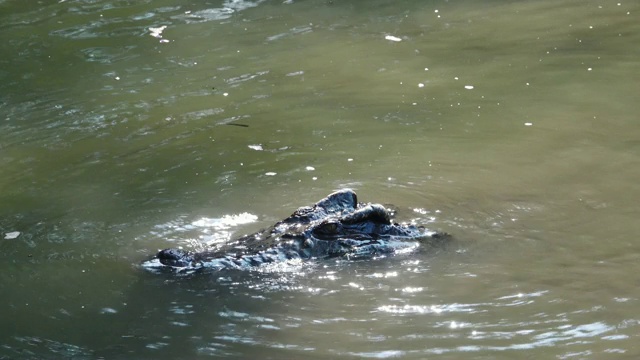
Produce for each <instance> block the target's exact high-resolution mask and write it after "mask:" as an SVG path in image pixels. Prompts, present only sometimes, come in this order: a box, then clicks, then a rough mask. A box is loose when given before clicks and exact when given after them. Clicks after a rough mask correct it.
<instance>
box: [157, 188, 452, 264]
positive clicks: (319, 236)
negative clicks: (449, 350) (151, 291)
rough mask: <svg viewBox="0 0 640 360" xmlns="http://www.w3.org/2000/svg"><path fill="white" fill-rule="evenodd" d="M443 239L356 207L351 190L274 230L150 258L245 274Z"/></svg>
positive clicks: (380, 211) (375, 207) (374, 208)
mask: <svg viewBox="0 0 640 360" xmlns="http://www.w3.org/2000/svg"><path fill="white" fill-rule="evenodd" d="M447 237H448V235H447V234H444V233H438V232H432V231H428V230H426V229H424V228H422V227H417V226H414V225H406V224H397V223H392V222H391V220H390V215H389V212H388V211H387V209H385V208H384V206H382V205H380V204H366V205H365V204H358V200H357V196H356V194H355V192H353V190H350V189H345V190H340V191H337V192H334V193H332V194H330V195H328V196H327V197H326V198H324V199H322V200H320V201H318V202H317V203H316V204H314V205H313V206H311V207H301V208H299V209H298V210H296V211H295V212H294V213H293V214H292V215H291V216H289V217H288V218H286V219H284V220H282V221H280V222H278V223H276V224H275V225H274V226H272V227H270V228H268V229H265V230H262V231H259V232H257V233H255V234H252V235H247V236H243V237H241V238H239V239H237V240H236V241H233V242H231V243H230V244H227V245H225V246H223V247H222V248H220V249H217V250H214V251H203V252H196V253H192V252H188V251H183V250H180V249H165V250H162V251H160V252H159V253H158V254H157V255H156V256H157V258H158V260H159V261H160V263H162V264H163V265H165V266H170V267H175V268H190V269H198V268H211V269H218V270H222V269H249V268H252V267H256V266H260V265H262V264H266V263H273V262H278V261H287V260H292V259H314V258H318V259H319V258H331V257H344V258H349V259H353V258H369V257H374V256H378V255H384V254H394V253H396V252H398V251H402V250H411V249H413V248H416V247H418V246H419V242H420V241H423V240H425V239H439V240H441V239H446V238H447Z"/></svg>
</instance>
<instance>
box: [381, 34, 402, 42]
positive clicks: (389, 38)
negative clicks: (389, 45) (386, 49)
mask: <svg viewBox="0 0 640 360" xmlns="http://www.w3.org/2000/svg"><path fill="white" fill-rule="evenodd" d="M384 38H385V39H386V40H389V41H395V42H398V41H402V39H400V38H399V37H396V36H393V35H387V36H385V37H384Z"/></svg>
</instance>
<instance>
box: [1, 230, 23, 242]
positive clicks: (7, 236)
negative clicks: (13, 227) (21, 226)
mask: <svg viewBox="0 0 640 360" xmlns="http://www.w3.org/2000/svg"><path fill="white" fill-rule="evenodd" d="M18 236H20V231H12V232H8V233H6V234H4V238H5V240H13V239H16V238H17V237H18Z"/></svg>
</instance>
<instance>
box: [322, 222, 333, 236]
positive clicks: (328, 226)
mask: <svg viewBox="0 0 640 360" xmlns="http://www.w3.org/2000/svg"><path fill="white" fill-rule="evenodd" d="M318 230H319V231H320V232H321V233H323V234H337V233H338V224H337V223H335V222H325V223H322V224H320V227H319V228H318Z"/></svg>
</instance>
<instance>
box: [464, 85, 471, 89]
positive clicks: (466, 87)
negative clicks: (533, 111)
mask: <svg viewBox="0 0 640 360" xmlns="http://www.w3.org/2000/svg"><path fill="white" fill-rule="evenodd" d="M464 88H465V89H467V90H473V85H465V86H464Z"/></svg>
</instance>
